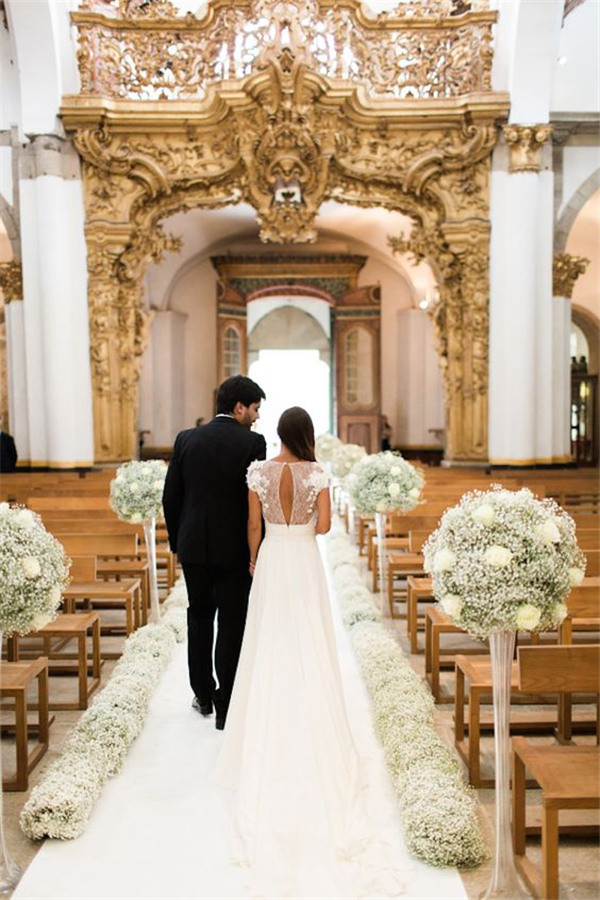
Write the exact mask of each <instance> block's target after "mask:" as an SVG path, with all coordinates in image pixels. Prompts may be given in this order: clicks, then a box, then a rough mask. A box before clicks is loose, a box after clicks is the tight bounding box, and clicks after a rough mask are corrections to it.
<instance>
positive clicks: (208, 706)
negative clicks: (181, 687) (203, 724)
mask: <svg viewBox="0 0 600 900" xmlns="http://www.w3.org/2000/svg"><path fill="white" fill-rule="evenodd" d="M192 708H193V709H196V710H197V711H198V712H199V713H202V715H203V716H210V715H211V713H212V711H213V705H212V700H200V699H199V698H198V697H194V699H193V700H192Z"/></svg>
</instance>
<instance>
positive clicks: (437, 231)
mask: <svg viewBox="0 0 600 900" xmlns="http://www.w3.org/2000/svg"><path fill="white" fill-rule="evenodd" d="M489 232H490V229H489V223H488V222H485V221H482V220H481V219H470V220H469V219H466V220H463V221H455V222H447V223H444V224H441V225H440V226H439V227H431V226H426V225H423V223H417V224H416V225H415V226H414V227H413V231H412V233H411V235H410V237H409V238H405V237H391V238H390V239H389V245H390V247H391V249H392V250H393V251H394V252H395V253H406V254H409V258H410V259H411V261H412V262H413V264H415V265H416V264H418V263H420V262H421V261H423V260H426V261H427V262H429V264H430V265H431V266H432V269H433V271H434V272H435V274H436V277H437V280H438V285H439V298H438V300H437V302H436V303H435V304H433V305H432V306H430V307H429V308H428V310H427V312H428V315H429V316H430V318H431V319H432V321H433V324H434V328H435V338H436V349H437V351H438V356H439V361H440V367H441V370H442V375H443V383H444V399H445V408H446V456H447V457H448V458H449V459H452V460H467V459H471V460H483V459H485V458H486V455H487V437H488V423H487V418H488V417H487V410H488V406H487V398H488V365H489V351H488V347H489Z"/></svg>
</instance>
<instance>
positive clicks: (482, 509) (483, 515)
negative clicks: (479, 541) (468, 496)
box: [473, 503, 496, 526]
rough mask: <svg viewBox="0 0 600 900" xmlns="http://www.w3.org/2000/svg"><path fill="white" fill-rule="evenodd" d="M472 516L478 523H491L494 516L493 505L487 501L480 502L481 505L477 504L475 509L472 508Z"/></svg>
mask: <svg viewBox="0 0 600 900" xmlns="http://www.w3.org/2000/svg"><path fill="white" fill-rule="evenodd" d="M473 518H474V519H475V521H476V522H479V524H480V525H486V526H487V525H491V524H492V522H493V521H494V519H495V518H496V513H495V512H494V507H493V506H490V504H489V503H482V504H481V506H478V507H477V509H474V510H473Z"/></svg>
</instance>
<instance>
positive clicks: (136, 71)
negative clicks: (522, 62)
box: [73, 0, 496, 100]
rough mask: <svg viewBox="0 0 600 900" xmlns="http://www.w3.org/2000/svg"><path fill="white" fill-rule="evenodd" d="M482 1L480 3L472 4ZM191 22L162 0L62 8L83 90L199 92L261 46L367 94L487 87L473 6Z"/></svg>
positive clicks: (229, 8) (300, 2)
mask: <svg viewBox="0 0 600 900" xmlns="http://www.w3.org/2000/svg"><path fill="white" fill-rule="evenodd" d="M482 7H483V8H482ZM205 10H206V11H205V14H204V15H203V16H202V17H201V18H197V17H196V16H194V15H192V14H188V15H187V16H186V17H185V18H177V17H176V11H175V9H174V7H173V6H172V5H171V4H170V3H168V2H162V0H161V2H158V0H154V2H148V0H146V2H137V0H134V2H130V3H122V2H114V0H88V2H86V3H85V4H82V6H81V8H80V11H79V12H78V13H74V14H73V20H74V22H75V23H76V24H77V26H78V29H79V34H80V42H79V53H78V62H79V70H80V73H81V83H82V91H83V93H85V94H98V95H102V96H105V97H113V98H119V99H134V98H135V99H141V100H167V99H169V100H182V99H195V100H203V99H206V97H207V95H208V92H209V89H210V87H211V85H215V84H217V83H219V82H221V81H223V80H227V79H242V78H245V77H247V76H248V75H250V74H251V73H252V71H255V70H256V69H257V68H260V66H261V64H262V62H263V60H264V49H265V48H268V47H270V46H273V47H274V48H275V49H276V50H278V51H280V50H281V49H282V48H285V47H286V46H290V45H292V46H295V47H303V48H305V49H306V53H307V60H308V61H309V62H310V67H311V69H312V70H313V71H315V72H316V73H318V74H319V75H321V76H322V77H324V78H328V79H341V80H344V81H349V82H360V83H362V84H364V85H365V86H366V87H367V89H368V91H369V92H370V93H371V94H372V95H373V96H374V97H381V98H386V97H387V98H396V99H416V98H427V99H438V98H440V99H446V98H448V97H457V96H461V95H463V94H469V93H477V92H482V91H490V90H491V68H492V25H493V23H494V22H495V19H496V14H495V13H494V12H490V11H489V10H487V9H485V6H484V5H483V4H482V3H479V4H478V5H477V8H476V9H471V10H469V11H467V12H466V13H464V14H463V15H460V16H456V15H453V14H452V13H453V7H452V4H451V3H448V2H446V0H442V3H441V4H440V2H434V0H430V2H424V0H422V2H412V3H410V4H408V5H405V4H400V6H399V7H397V9H396V10H395V11H393V13H391V14H385V15H380V16H378V17H377V19H376V21H373V20H372V19H369V18H368V17H367V16H366V15H365V13H364V10H363V8H362V5H361V3H360V2H358V0H321V2H319V0H285V2H284V0H282V2H279V3H274V2H272V0H235V2H233V3H232V2H230V0H213V2H212V3H211V4H210V5H207V7H206V8H205Z"/></svg>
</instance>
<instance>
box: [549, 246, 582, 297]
mask: <svg viewBox="0 0 600 900" xmlns="http://www.w3.org/2000/svg"><path fill="white" fill-rule="evenodd" d="M589 264H590V261H589V259H586V258H585V257H584V256H575V255H574V254H572V253H557V254H556V255H555V257H554V260H553V265H552V294H553V296H554V297H568V298H569V299H570V298H571V297H572V296H573V288H574V287H575V282H576V281H577V279H578V278H579V276H580V275H583V273H584V272H585V270H586V269H587V267H588V266H589Z"/></svg>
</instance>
